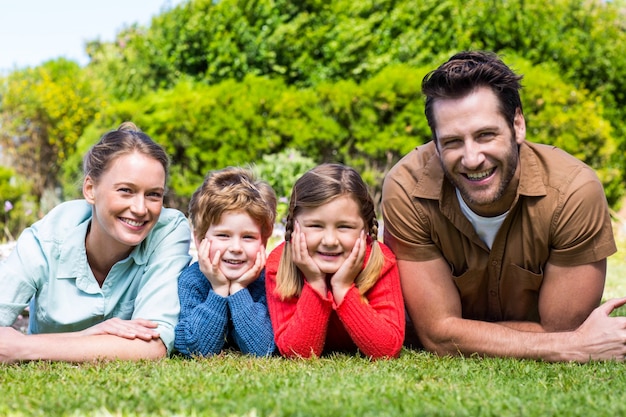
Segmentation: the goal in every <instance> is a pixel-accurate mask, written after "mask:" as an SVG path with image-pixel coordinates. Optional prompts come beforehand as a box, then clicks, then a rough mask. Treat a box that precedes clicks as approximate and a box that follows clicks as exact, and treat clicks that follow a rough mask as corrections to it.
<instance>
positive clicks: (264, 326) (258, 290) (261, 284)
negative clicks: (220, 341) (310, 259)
mask: <svg viewBox="0 0 626 417" xmlns="http://www.w3.org/2000/svg"><path fill="white" fill-rule="evenodd" d="M228 306H229V308H230V315H231V318H232V321H233V327H234V330H233V337H234V339H235V342H236V343H237V345H238V346H239V349H240V350H241V351H242V352H243V353H246V354H252V355H257V356H268V355H271V354H273V353H274V351H275V350H276V344H275V343H274V332H273V330H272V322H271V320H270V316H269V312H268V310H267V299H266V297H265V273H264V272H261V275H260V276H259V278H257V280H256V281H254V282H252V283H250V284H249V285H248V286H247V287H246V288H243V289H241V290H239V291H237V292H236V293H235V294H232V295H230V296H229V297H228Z"/></svg>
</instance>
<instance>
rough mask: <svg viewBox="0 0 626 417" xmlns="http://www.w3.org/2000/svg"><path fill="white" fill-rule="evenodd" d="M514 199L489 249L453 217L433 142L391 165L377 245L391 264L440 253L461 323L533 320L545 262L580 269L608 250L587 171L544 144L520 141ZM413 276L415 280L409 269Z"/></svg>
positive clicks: (600, 207)
mask: <svg viewBox="0 0 626 417" xmlns="http://www.w3.org/2000/svg"><path fill="white" fill-rule="evenodd" d="M520 167H521V173H520V182H519V186H518V190H517V196H516V198H515V201H514V202H513V205H512V206H511V208H510V210H509V213H508V215H507V216H506V219H505V220H504V223H503V224H502V226H501V227H500V230H499V231H498V233H497V235H496V238H495V240H494V242H493V245H492V248H491V250H490V249H489V248H488V247H487V246H486V245H485V243H483V241H482V240H481V239H480V238H479V237H478V235H477V233H476V232H475V230H474V228H473V226H472V224H471V223H470V222H469V220H468V219H467V218H466V217H465V216H464V215H463V213H462V212H461V209H460V206H459V202H458V200H457V197H456V194H455V189H454V186H453V185H452V184H451V183H450V182H449V181H447V180H446V179H445V177H444V173H443V170H442V167H441V163H440V161H439V157H438V156H437V153H436V151H435V144H434V142H432V141H431V142H429V143H427V144H425V145H422V146H419V147H417V148H416V149H414V150H413V151H412V152H410V153H409V154H408V155H406V156H405V157H404V158H403V159H402V160H400V161H399V162H398V164H396V165H395V166H394V167H393V168H392V170H391V171H390V172H389V174H388V175H387V177H386V178H385V182H384V185H383V204H382V207H383V210H382V211H383V219H384V239H385V243H387V245H389V246H390V247H391V249H392V250H393V251H394V252H395V254H396V257H397V258H398V259H399V260H408V261H427V260H432V259H436V258H438V257H443V258H444V259H445V260H446V261H447V263H448V264H449V265H450V270H451V272H452V276H453V279H454V282H455V284H456V286H457V288H458V290H459V293H460V296H461V303H462V306H463V317H464V318H468V319H474V320H485V321H501V320H507V321H508V320H521V321H535V322H537V321H539V312H538V297H539V290H540V288H541V283H542V281H543V273H544V269H545V265H546V263H547V262H550V263H552V264H554V265H559V266H568V265H572V266H573V265H582V264H587V263H591V262H595V261H599V260H601V259H604V258H606V257H607V256H609V255H612V254H613V253H615V251H616V250H617V249H616V247H615V241H614V239H613V231H612V227H611V219H610V216H609V211H608V207H607V202H606V197H605V194H604V189H603V187H602V184H601V183H600V181H599V180H598V178H597V176H596V174H595V172H594V171H593V170H592V169H591V168H590V167H588V166H587V165H585V164H584V163H582V162H581V161H579V160H578V159H576V158H574V157H573V156H571V155H569V154H567V153H566V152H564V151H562V150H560V149H558V148H555V147H553V146H548V145H541V144H534V143H530V142H523V143H522V144H521V145H520ZM412 278H413V279H418V280H419V279H420V276H419V271H417V270H416V271H415V276H414V277H412Z"/></svg>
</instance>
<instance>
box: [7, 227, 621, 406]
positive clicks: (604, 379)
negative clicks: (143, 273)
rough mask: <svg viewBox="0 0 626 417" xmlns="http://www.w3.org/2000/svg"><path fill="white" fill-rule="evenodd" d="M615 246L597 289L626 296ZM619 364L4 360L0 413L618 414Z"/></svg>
mask: <svg viewBox="0 0 626 417" xmlns="http://www.w3.org/2000/svg"><path fill="white" fill-rule="evenodd" d="M618 243H619V247H620V250H619V252H618V254H616V255H614V256H612V257H611V258H610V259H609V269H608V271H609V272H608V276H607V288H606V292H605V298H612V297H618V296H622V295H626V258H625V254H626V251H625V249H626V239H622V238H621V235H620V234H618ZM623 310H625V309H621V310H620V312H618V313H617V314H619V315H626V313H623ZM0 343H1V341H0ZM624 366H625V365H624V364H622V363H616V362H594V363H589V364H585V365H580V364H574V363H559V364H550V363H543V362H540V361H530V360H514V359H494V358H489V359H482V358H478V357H470V358H438V357H436V356H434V355H431V354H429V353H426V352H419V351H409V350H404V351H403V352H402V354H401V356H400V358H399V359H396V360H389V361H376V362H371V361H369V360H367V359H365V358H363V357H360V356H352V355H333V356H329V357H323V358H320V359H314V360H287V359H283V358H279V357H274V358H251V357H246V356H243V355H240V354H238V353H235V352H228V353H225V354H223V355H220V356H217V357H213V358H208V359H201V360H186V359H182V358H180V357H174V358H170V359H166V360H162V361H158V362H140V363H127V362H109V363H92V364H82V365H74V364H65V363H47V362H32V363H24V364H20V365H11V366H0V416H83V415H89V416H249V417H252V416H585V417H587V416H620V415H626V372H624Z"/></svg>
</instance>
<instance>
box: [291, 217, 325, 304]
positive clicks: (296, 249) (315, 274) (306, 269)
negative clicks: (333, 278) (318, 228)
mask: <svg viewBox="0 0 626 417" xmlns="http://www.w3.org/2000/svg"><path fill="white" fill-rule="evenodd" d="M291 257H292V259H293V262H294V263H295V264H296V267H298V269H299V270H300V272H302V275H304V279H305V280H306V281H307V282H308V283H309V284H310V285H311V286H312V287H313V288H314V289H315V290H316V291H317V292H318V293H320V294H321V295H322V296H323V297H325V296H326V274H324V273H323V272H322V271H320V268H319V267H318V266H317V264H316V263H315V261H314V260H313V258H311V256H310V255H309V249H308V247H307V244H306V236H305V235H304V233H303V232H302V229H301V228H300V224H299V223H298V222H297V221H296V222H295V224H294V228H293V233H292V235H291Z"/></svg>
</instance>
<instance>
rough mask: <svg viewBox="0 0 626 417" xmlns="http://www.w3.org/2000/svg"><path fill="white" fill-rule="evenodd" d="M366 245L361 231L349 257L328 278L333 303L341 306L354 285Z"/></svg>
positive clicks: (361, 264)
mask: <svg viewBox="0 0 626 417" xmlns="http://www.w3.org/2000/svg"><path fill="white" fill-rule="evenodd" d="M366 245H367V241H366V239H365V231H363V230H361V234H360V235H359V237H358V239H357V240H356V242H354V246H353V247H352V251H351V252H350V255H349V256H348V257H347V258H346V260H345V261H343V264H342V265H341V266H340V267H339V269H338V270H337V272H335V273H334V274H333V276H332V277H331V278H330V286H331V288H332V292H333V298H334V299H335V303H337V304H341V302H342V301H343V298H344V297H345V295H346V293H347V292H348V290H349V289H350V287H351V286H352V284H353V283H354V280H355V279H356V277H357V276H358V275H359V272H361V269H362V268H363V259H365V247H366Z"/></svg>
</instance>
